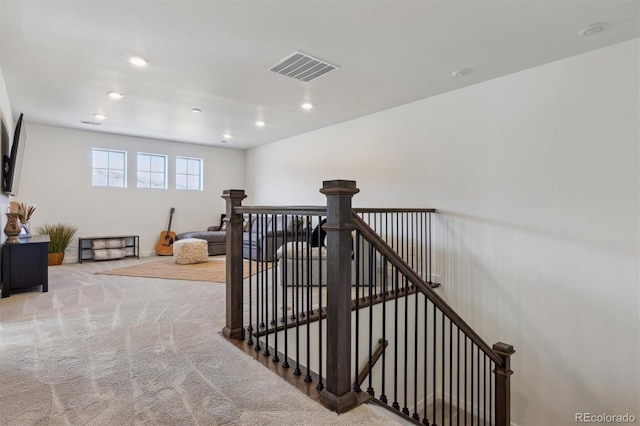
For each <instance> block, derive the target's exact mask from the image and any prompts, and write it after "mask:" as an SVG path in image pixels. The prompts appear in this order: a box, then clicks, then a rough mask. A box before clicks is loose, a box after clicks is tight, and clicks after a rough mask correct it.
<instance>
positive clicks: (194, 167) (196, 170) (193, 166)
mask: <svg viewBox="0 0 640 426" xmlns="http://www.w3.org/2000/svg"><path fill="white" fill-rule="evenodd" d="M189 174H190V175H199V174H200V160H189Z"/></svg>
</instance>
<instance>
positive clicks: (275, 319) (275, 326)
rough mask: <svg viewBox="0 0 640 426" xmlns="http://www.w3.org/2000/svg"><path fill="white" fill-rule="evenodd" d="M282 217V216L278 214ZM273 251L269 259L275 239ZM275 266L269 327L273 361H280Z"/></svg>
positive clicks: (273, 255)
mask: <svg viewBox="0 0 640 426" xmlns="http://www.w3.org/2000/svg"><path fill="white" fill-rule="evenodd" d="M280 219H281V220H282V219H284V216H280ZM272 249H273V251H272V252H271V253H272V258H271V261H272V262H275V260H276V249H277V246H276V239H275V238H274V239H273V246H272ZM276 272H277V268H271V327H272V330H273V358H272V359H271V360H272V361H273V362H280V358H279V357H278V278H277V277H276Z"/></svg>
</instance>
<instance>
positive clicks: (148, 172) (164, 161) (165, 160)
mask: <svg viewBox="0 0 640 426" xmlns="http://www.w3.org/2000/svg"><path fill="white" fill-rule="evenodd" d="M141 156H145V157H148V158H149V170H141V169H140V157H141ZM158 158H159V159H161V160H162V169H163V170H162V172H159V171H154V170H153V166H152V165H151V163H152V162H153V160H154V159H158ZM168 164H169V161H168V158H167V156H166V155H164V154H153V153H150V152H138V153H137V154H136V186H137V187H138V188H143V189H167V188H168V186H167V176H168V173H167V166H168ZM141 173H144V174H146V175H148V176H147V180H146V181H147V185H145V184H141V182H140V174H141ZM154 175H155V177H156V179H157V178H158V177H159V175H162V185H160V186H157V185H156V186H154V185H152V183H153V182H154V179H153V176H154Z"/></svg>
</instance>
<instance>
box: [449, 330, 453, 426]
mask: <svg viewBox="0 0 640 426" xmlns="http://www.w3.org/2000/svg"><path fill="white" fill-rule="evenodd" d="M452 418H453V321H451V319H449V422H451V419H452Z"/></svg>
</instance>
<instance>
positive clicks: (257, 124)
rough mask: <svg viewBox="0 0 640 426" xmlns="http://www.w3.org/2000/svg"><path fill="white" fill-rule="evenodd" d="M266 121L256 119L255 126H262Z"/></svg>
mask: <svg viewBox="0 0 640 426" xmlns="http://www.w3.org/2000/svg"><path fill="white" fill-rule="evenodd" d="M265 124H266V123H265V122H264V121H256V126H258V127H262V126H264V125H265Z"/></svg>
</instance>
